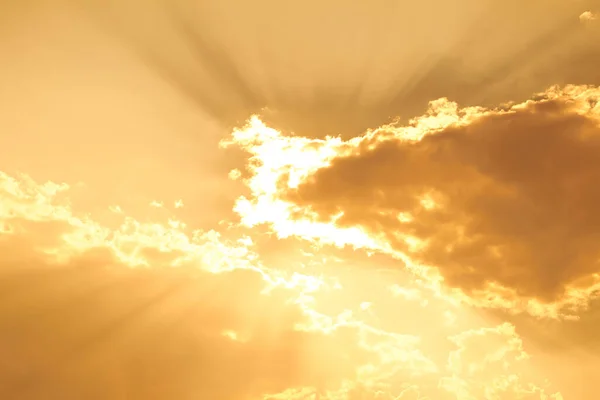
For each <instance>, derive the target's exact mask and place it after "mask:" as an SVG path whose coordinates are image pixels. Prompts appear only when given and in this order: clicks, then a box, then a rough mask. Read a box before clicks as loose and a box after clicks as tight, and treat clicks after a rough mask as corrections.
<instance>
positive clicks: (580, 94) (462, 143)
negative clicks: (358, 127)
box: [232, 86, 600, 315]
mask: <svg viewBox="0 0 600 400" xmlns="http://www.w3.org/2000/svg"><path fill="white" fill-rule="evenodd" d="M598 95H599V92H598V89H597V88H596V87H593V86H567V87H565V88H562V89H561V88H558V87H553V88H550V89H548V90H547V91H546V92H544V93H541V94H539V95H537V96H536V97H535V98H533V99H532V100H529V101H526V102H524V103H519V104H512V105H507V106H504V107H502V108H497V109H486V108H481V107H470V108H463V109H461V108H458V106H457V105H456V104H455V103H452V102H449V101H448V100H446V99H440V100H437V101H434V102H431V105H430V109H429V111H428V113H427V114H425V115H424V116H422V117H420V118H416V119H414V120H413V121H411V124H410V125H408V126H402V125H387V126H383V127H381V128H378V129H376V130H371V131H368V132H367V133H366V134H365V135H364V136H361V137H357V138H354V139H351V140H349V141H341V140H340V139H335V138H330V139H326V140H310V139H305V138H297V137H294V138H291V137H285V136H283V135H281V134H280V133H279V132H277V131H274V130H269V128H267V127H266V126H264V125H261V124H260V122H259V121H258V120H254V122H253V123H251V125H249V126H248V127H247V128H246V129H244V130H241V131H237V133H234V136H233V139H232V142H234V143H238V144H239V145H241V146H242V147H243V148H245V149H246V150H247V151H249V152H251V153H253V154H255V158H254V160H255V161H254V162H253V163H252V164H250V165H249V167H248V168H249V173H250V174H251V176H250V177H249V178H248V180H247V183H248V186H249V187H250V188H251V189H252V191H253V197H252V198H245V197H244V198H240V200H239V201H238V203H237V206H236V210H237V212H238V213H239V214H240V215H241V216H242V222H244V223H246V224H249V225H253V224H256V223H264V222H269V223H271V224H272V226H273V229H274V230H275V231H277V232H278V233H279V234H281V235H283V236H288V235H290V234H291V235H296V236H299V237H305V238H311V239H317V240H321V241H325V242H328V243H331V244H338V245H353V246H358V247H362V248H366V249H376V250H377V249H378V250H380V251H384V252H390V253H393V254H396V255H397V256H398V257H400V258H402V257H403V258H402V259H403V261H405V263H407V265H408V266H410V265H413V266H414V265H415V264H419V265H424V266H427V265H429V266H433V267H435V268H437V271H439V273H440V274H441V276H442V277H443V278H444V281H445V284H446V285H448V286H450V287H455V288H460V289H461V290H462V291H463V292H464V293H466V294H469V295H470V296H472V297H473V298H478V299H479V300H481V304H482V305H485V303H486V302H487V303H488V306H499V304H501V303H502V301H504V302H505V303H504V304H505V306H506V305H507V304H510V306H507V307H514V305H515V301H519V299H523V300H524V301H525V303H524V305H523V306H524V307H525V308H528V309H529V310H530V311H531V312H533V313H538V314H539V313H542V314H544V313H546V314H547V315H550V314H553V315H556V313H557V312H558V311H557V307H558V308H560V307H563V306H565V307H566V306H568V307H575V308H577V307H581V306H583V307H585V304H587V301H588V297H590V296H592V297H593V296H594V293H595V291H596V289H595V288H596V287H597V284H598V272H600V270H599V269H598V267H597V261H596V260H597V258H598V256H599V254H597V251H596V246H595V245H594V243H595V242H596V240H597V239H598V237H597V231H598V229H596V228H595V226H596V225H595V224H597V221H596V220H598V218H599V217H598V213H597V212H596V206H595V205H596V204H597V203H598V200H599V199H598V195H597V193H596V192H597V191H596V189H595V183H594V182H595V181H596V179H597V178H598V175H599V174H600V164H598V162H597V159H598V154H597V153H598V152H600V150H598V149H600V147H598V146H599V143H600V142H599V141H598V138H599V137H600V136H599V133H600V128H599V122H598V121H599V115H600V112H599V108H598V107H599V106H598V104H599V103H598ZM253 124H254V125H253ZM269 151H270V152H269ZM261 210H264V212H265V213H266V214H263V211H261ZM267 210H270V211H267ZM275 210H277V211H275ZM586 293H587V294H586ZM486 299H487V300H486ZM507 302H508V303H507ZM561 302H562V303H561ZM556 304H559V306H557V307H555V308H554V309H552V307H553V305H556ZM544 305H546V306H548V307H550V308H546V311H541V310H542V309H543V308H544V307H545V306H544Z"/></svg>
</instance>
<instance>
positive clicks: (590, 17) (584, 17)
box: [579, 11, 597, 22]
mask: <svg viewBox="0 0 600 400" xmlns="http://www.w3.org/2000/svg"><path fill="white" fill-rule="evenodd" d="M596 18H597V17H596V14H594V13H593V12H591V11H585V12H583V13H581V15H580V16H579V20H580V21H581V22H589V21H594V20H596Z"/></svg>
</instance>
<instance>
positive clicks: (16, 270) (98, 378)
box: [0, 172, 435, 399]
mask: <svg viewBox="0 0 600 400" xmlns="http://www.w3.org/2000/svg"><path fill="white" fill-rule="evenodd" d="M69 190H70V187H69V185H66V184H55V183H52V182H47V183H44V184H39V183H37V182H35V181H33V180H32V179H31V178H29V177H28V176H26V175H21V176H18V177H13V176H10V175H7V174H6V173H3V172H0V205H1V207H0V226H1V227H2V230H1V231H0V251H1V253H2V258H1V259H0V293H1V295H0V297H1V299H2V301H1V304H0V343H2V345H1V346H2V351H3V354H4V355H5V357H4V358H3V361H2V362H0V374H1V375H2V376H3V377H5V379H4V380H3V382H2V383H1V384H0V393H1V394H2V395H3V396H5V397H10V398H15V399H37V398H45V399H54V398H56V399H58V398H60V399H70V398H73V399H76V398H82V397H86V398H90V397H91V398H101V399H103V398H118V397H119V396H135V397H149V396H151V397H152V398H156V399H170V398H174V397H177V398H188V397H189V398H196V397H198V396H200V397H215V398H222V399H242V398H244V399H251V398H260V397H261V396H262V395H266V394H268V393H279V392H285V391H286V390H289V388H294V387H312V388H317V389H318V390H320V391H335V390H337V388H339V387H340V386H341V385H343V384H345V382H358V381H363V382H378V381H380V380H384V379H386V378H387V377H388V376H389V374H390V373H392V374H397V373H400V372H402V373H403V374H405V375H406V376H418V375H420V374H430V373H432V372H435V365H434V364H432V362H431V361H430V360H429V359H428V358H427V357H425V356H424V355H423V354H422V352H421V351H420V350H419V345H420V341H419V338H418V337H416V336H414V335H403V334H395V333H389V332H386V331H382V330H380V329H376V328H373V327H371V326H369V325H367V324H365V323H363V322H362V321H360V320H358V319H356V318H354V317H353V316H352V313H350V314H348V313H341V314H340V315H333V316H331V315H327V314H323V313H320V312H318V311H316V310H315V309H314V308H313V304H312V302H313V301H314V298H313V296H314V295H315V293H316V292H321V291H327V290H329V289H328V284H329V283H328V282H327V280H321V279H319V278H318V277H312V276H310V275H306V274H302V273H299V272H297V271H293V272H290V271H286V270H285V269H274V268H272V267H267V266H265V265H263V263H262V262H261V261H260V259H259V258H258V257H257V254H256V253H255V252H254V250H253V245H254V243H253V241H252V240H251V239H250V238H248V237H245V236H242V237H240V238H238V239H235V237H227V238H226V237H224V236H222V235H220V234H218V233H216V232H194V233H193V234H191V235H189V234H188V233H187V232H186V230H185V224H183V222H181V221H177V220H174V219H168V220H167V221H166V222H164V223H160V222H143V223H142V222H139V221H137V220H134V219H132V218H131V217H128V216H127V215H126V213H125V211H122V213H121V214H120V215H121V217H122V219H123V222H122V224H121V225H120V226H119V227H117V228H116V229H112V228H108V227H105V226H103V225H101V224H99V223H97V222H95V221H93V220H91V219H90V218H89V217H87V216H85V215H83V216H82V215H78V214H77V213H75V212H74V211H73V210H72V208H71V206H70V201H69V199H68V193H69ZM367 366H368V367H367Z"/></svg>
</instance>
